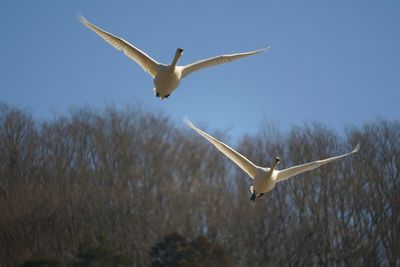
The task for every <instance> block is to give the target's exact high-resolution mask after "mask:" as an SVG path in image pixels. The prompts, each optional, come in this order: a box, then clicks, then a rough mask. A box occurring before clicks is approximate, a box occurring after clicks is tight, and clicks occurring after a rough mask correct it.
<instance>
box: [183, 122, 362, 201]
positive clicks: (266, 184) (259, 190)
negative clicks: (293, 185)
mask: <svg viewBox="0 0 400 267" xmlns="http://www.w3.org/2000/svg"><path fill="white" fill-rule="evenodd" d="M184 121H185V123H186V124H187V125H188V126H189V127H190V128H192V129H193V130H195V131H196V132H197V133H199V134H200V135H202V136H203V137H204V138H206V139H207V140H208V141H209V142H210V143H211V144H213V145H214V146H215V147H216V148H217V149H218V150H219V151H221V152H222V153H223V154H225V156H227V157H228V158H229V159H231V160H232V161H233V162H234V163H236V164H237V165H238V166H239V167H240V168H241V169H242V170H243V171H245V172H246V173H247V174H248V175H249V176H250V177H251V179H252V180H253V185H252V186H251V187H250V191H251V193H252V200H255V198H256V197H259V196H261V195H262V194H264V193H266V192H268V191H270V190H272V189H273V188H274V187H275V184H276V183H277V182H281V181H283V180H286V179H289V178H291V177H293V176H295V175H297V174H300V173H303V172H306V171H310V170H313V169H315V168H318V167H320V166H322V165H324V164H326V163H328V162H331V161H335V160H338V159H340V158H343V157H346V156H348V155H350V154H353V153H356V152H357V151H358V150H359V148H360V145H359V144H357V146H356V147H355V148H354V149H353V150H352V151H351V152H349V153H346V154H342V155H339V156H336V157H331V158H327V159H322V160H317V161H313V162H310V163H305V164H301V165H297V166H293V167H290V168H287V169H284V170H276V169H275V168H276V166H277V165H278V164H279V162H280V159H279V158H274V161H273V163H272V166H271V167H270V168H268V167H265V168H264V167H260V166H256V165H255V164H253V163H252V162H251V161H249V160H248V159H247V158H245V157H244V156H243V155H241V154H240V153H238V152H236V151H235V150H234V149H232V148H231V147H229V146H228V145H226V144H224V143H223V142H221V141H219V140H217V139H216V138H214V137H212V136H211V135H209V134H207V133H206V132H204V131H202V130H201V129H199V128H197V127H196V126H195V125H194V124H193V123H192V122H191V121H190V120H189V119H188V118H187V117H185V119H184Z"/></svg>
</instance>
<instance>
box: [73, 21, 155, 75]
mask: <svg viewBox="0 0 400 267" xmlns="http://www.w3.org/2000/svg"><path fill="white" fill-rule="evenodd" d="M80 21H81V22H82V23H83V24H84V25H85V26H86V27H88V28H89V29H91V30H92V31H94V32H95V33H97V34H98V35H99V36H100V37H101V38H103V39H104V40H106V41H107V42H108V43H110V44H111V45H112V46H114V47H115V48H116V49H118V50H122V51H124V53H125V55H127V56H128V57H129V58H131V59H133V60H134V61H135V62H136V63H137V64H139V65H140V66H141V67H142V68H143V69H144V71H146V72H148V73H149V74H150V75H151V76H153V77H154V76H156V74H157V69H158V65H159V63H158V62H157V61H155V60H154V59H152V58H151V57H150V56H148V55H147V54H146V53H144V52H143V51H141V50H140V49H139V48H136V47H135V46H133V45H131V44H130V43H128V42H127V41H125V40H124V39H122V38H119V37H117V36H114V35H112V34H111V33H108V32H106V31H104V30H102V29H100V28H99V27H97V26H96V25H94V24H92V23H90V22H89V21H88V20H86V19H85V18H84V17H82V16H81V17H80Z"/></svg>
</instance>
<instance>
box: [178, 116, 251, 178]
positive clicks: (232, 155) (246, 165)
mask: <svg viewBox="0 0 400 267" xmlns="http://www.w3.org/2000/svg"><path fill="white" fill-rule="evenodd" d="M183 120H184V122H185V123H186V124H187V126H189V127H190V128H192V129H193V130H195V131H196V132H197V133H199V134H200V135H202V136H203V137H204V138H205V139H207V140H208V141H209V142H210V143H211V144H213V145H214V146H215V147H216V148H217V149H218V150H219V151H221V152H222V153H224V154H225V156H227V157H228V158H229V159H231V160H232V161H233V162H235V163H236V164H237V165H238V166H239V167H240V168H241V169H242V170H244V171H245V172H246V173H247V174H248V175H249V176H250V177H251V178H252V179H254V177H255V175H256V172H257V167H256V166H255V165H254V164H253V163H252V162H250V161H249V160H248V159H246V158H245V157H244V156H242V155H241V154H240V153H238V152H236V151H235V150H233V149H232V148H230V147H229V146H228V145H226V144H224V143H222V142H221V141H219V140H217V139H215V138H214V137H212V136H211V135H209V134H207V133H206V132H204V131H202V130H200V129H199V128H197V127H196V126H195V125H194V124H193V123H192V122H191V121H190V120H189V118H188V117H185V118H184V119H183Z"/></svg>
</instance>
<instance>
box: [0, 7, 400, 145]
mask: <svg viewBox="0 0 400 267" xmlns="http://www.w3.org/2000/svg"><path fill="white" fill-rule="evenodd" d="M79 14H83V15H84V16H85V17H86V18H87V19H88V20H90V21H92V22H93V23H95V24H96V25H98V26H100V27H102V28H103V29H105V30H107V31H109V32H111V33H113V34H115V35H118V36H120V37H122V38H124V39H126V40H128V41H129V42H131V43H132V44H134V45H136V46H137V47H139V48H141V49H142V50H144V51H145V52H147V53H148V54H150V55H151V56H152V57H153V58H155V59H156V60H158V61H159V62H163V63H170V61H171V60H172V57H173V54H174V52H175V50H176V48H177V47H182V48H184V55H183V57H182V58H181V60H180V64H188V63H191V62H192V61H195V60H198V59H202V58H206V57H211V56H216V55H219V54H224V53H234V52H241V51H247V50H253V49H257V48H261V47H265V46H266V45H271V46H272V50H271V51H270V52H267V53H263V54H259V55H256V56H252V57H248V58H245V59H242V60H240V61H236V62H233V63H229V64H226V65H222V66H219V67H215V68H211V69H206V70H203V71H200V72H197V73H194V74H193V75H190V76H188V77H187V78H186V79H185V80H183V81H182V83H181V85H180V87H179V88H178V89H177V90H176V91H175V92H174V93H173V94H172V96H171V97H170V98H168V99H166V100H164V101H160V100H159V99H157V98H155V96H154V94H153V91H152V88H153V84H152V79H151V77H150V76H149V75H148V74H146V73H144V72H143V71H142V69H141V68H140V67H139V66H138V65H136V63H134V62H133V61H131V60H130V59H129V58H127V57H125V56H124V55H123V53H121V52H118V51H117V50H115V49H114V48H113V47H111V46H110V45H109V44H108V43H106V42H105V41H103V40H102V39H100V38H99V37H98V36H97V35H95V34H94V33H93V32H91V31H90V30H88V29H87V28H85V27H84V26H83V25H81V24H80V23H79V21H78V15H79ZM0 30H1V33H2V38H1V42H0V75H1V76H0V101H3V102H6V103H8V104H10V105H15V106H18V107H28V108H30V110H31V111H32V112H33V114H34V116H35V117H37V118H41V119H49V118H53V117H54V114H68V110H69V109H70V108H71V107H72V108H73V107H83V106H85V105H87V106H90V107H94V108H102V107H104V106H107V105H115V106H117V107H119V106H124V105H127V104H130V103H140V105H142V107H143V108H144V109H146V110H151V111H154V112H163V113H165V114H167V115H169V116H170V117H171V118H172V119H173V120H174V121H176V122H178V123H181V118H182V117H183V115H185V114H187V115H189V116H190V118H191V119H192V120H193V121H194V122H196V123H200V125H207V129H208V130H212V131H213V130H216V129H219V130H228V133H229V134H230V135H231V136H233V137H234V139H235V138H236V137H238V136H241V135H242V134H244V133H249V134H252V133H255V132H257V130H258V129H259V127H260V125H261V123H262V121H263V120H264V119H266V120H268V121H273V122H277V123H278V125H280V127H281V128H282V129H288V128H289V127H291V126H292V125H302V124H303V123H304V122H310V121H319V122H322V123H323V124H325V125H327V126H328V127H330V128H333V129H336V130H338V131H339V132H340V131H343V129H344V127H345V126H348V125H355V126H360V125H362V124H363V123H365V122H369V121H372V120H375V119H376V118H378V117H381V118H387V119H399V118H400V104H399V102H400V51H399V50H400V1H395V0H393V1H368V0H367V1H364V0H363V1H361V0H357V1H208V0H207V1H183V0H182V1H145V0H143V1H97V0H96V1H94V0H85V1H73V0H68V1H53V0H41V1H18V0H12V1H11V0H2V1H0ZM178 125H179V124H178Z"/></svg>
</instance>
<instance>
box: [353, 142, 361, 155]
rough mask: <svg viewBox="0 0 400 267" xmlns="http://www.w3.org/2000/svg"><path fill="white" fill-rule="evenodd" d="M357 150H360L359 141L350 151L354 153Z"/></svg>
mask: <svg viewBox="0 0 400 267" xmlns="http://www.w3.org/2000/svg"><path fill="white" fill-rule="evenodd" d="M358 150H360V143H357V145H356V146H355V147H354V149H353V151H351V152H352V153H356V152H358Z"/></svg>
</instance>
